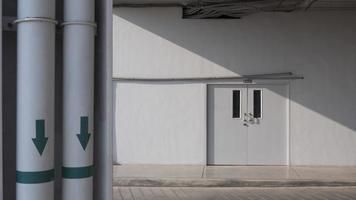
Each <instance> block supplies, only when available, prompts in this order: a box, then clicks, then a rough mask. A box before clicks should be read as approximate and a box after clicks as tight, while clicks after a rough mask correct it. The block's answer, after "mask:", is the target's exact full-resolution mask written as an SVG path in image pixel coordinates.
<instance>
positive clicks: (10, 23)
mask: <svg viewBox="0 0 356 200" xmlns="http://www.w3.org/2000/svg"><path fill="white" fill-rule="evenodd" d="M16 20H17V17H15V16H3V17H2V30H3V31H7V32H16V31H17V26H16V24H15V21H16ZM95 28H96V24H95ZM62 30H63V28H62V25H60V24H58V25H57V30H56V33H57V34H62V32H63V31H62ZM95 35H97V32H96V33H95Z"/></svg>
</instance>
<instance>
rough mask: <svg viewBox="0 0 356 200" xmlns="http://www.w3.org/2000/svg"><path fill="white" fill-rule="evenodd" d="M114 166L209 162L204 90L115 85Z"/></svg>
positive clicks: (161, 86)
mask: <svg viewBox="0 0 356 200" xmlns="http://www.w3.org/2000/svg"><path fill="white" fill-rule="evenodd" d="M114 88H115V92H114V93H115V94H116V96H115V101H114V108H115V120H116V123H115V125H114V128H115V129H116V135H115V136H114V138H115V139H116V144H117V146H116V150H117V152H114V155H115V154H116V155H117V157H116V161H117V162H118V163H121V164H156V163H160V164H171V163H176V164H202V163H205V162H206V159H205V156H204V155H205V152H206V147H205V146H206V142H205V141H206V134H205V132H206V128H205V127H206V126H205V124H204V123H201V121H202V119H204V118H206V114H205V109H206V104H205V102H206V101H205V98H204V97H205V96H206V90H205V85H203V84H194V85H191V84H187V85H150V84H124V83H121V84H116V87H114Z"/></svg>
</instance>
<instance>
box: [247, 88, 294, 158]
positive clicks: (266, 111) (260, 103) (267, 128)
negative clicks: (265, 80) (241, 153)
mask: <svg viewBox="0 0 356 200" xmlns="http://www.w3.org/2000/svg"><path fill="white" fill-rule="evenodd" d="M287 95H288V91H287V86H286V85H254V86H249V88H248V114H249V119H250V120H249V128H248V165H287V105H288V104H287V102H288V96H287Z"/></svg>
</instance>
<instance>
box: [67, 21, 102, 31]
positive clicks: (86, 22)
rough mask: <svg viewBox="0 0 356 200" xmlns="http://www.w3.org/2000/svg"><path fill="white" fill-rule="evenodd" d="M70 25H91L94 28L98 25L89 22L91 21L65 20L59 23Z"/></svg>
mask: <svg viewBox="0 0 356 200" xmlns="http://www.w3.org/2000/svg"><path fill="white" fill-rule="evenodd" d="M71 25H81V26H91V27H93V28H95V29H96V28H97V27H98V25H97V24H96V22H91V21H67V22H63V23H62V24H61V26H62V27H64V26H71Z"/></svg>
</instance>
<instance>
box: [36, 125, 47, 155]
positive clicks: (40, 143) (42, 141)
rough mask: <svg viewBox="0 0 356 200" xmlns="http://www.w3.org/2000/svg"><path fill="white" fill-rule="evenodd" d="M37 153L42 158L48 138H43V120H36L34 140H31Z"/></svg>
mask: <svg viewBox="0 0 356 200" xmlns="http://www.w3.org/2000/svg"><path fill="white" fill-rule="evenodd" d="M32 141H33V143H34V144H35V146H36V149H37V151H38V153H40V155H41V156H42V154H43V151H44V149H45V148H46V145H47V141H48V137H45V120H36V138H32Z"/></svg>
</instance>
